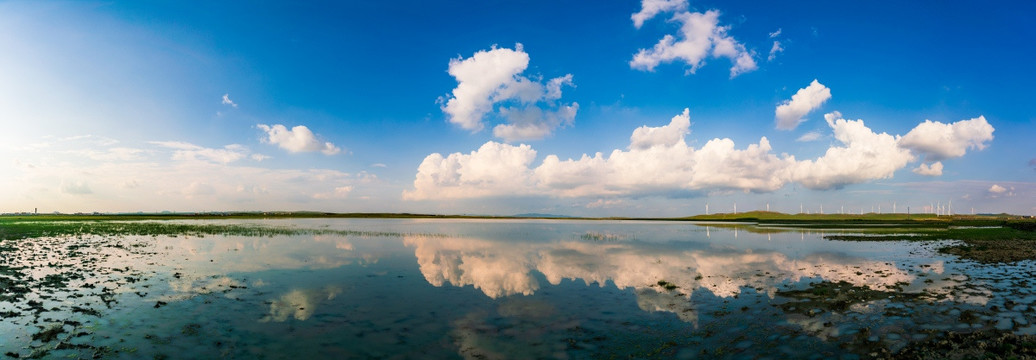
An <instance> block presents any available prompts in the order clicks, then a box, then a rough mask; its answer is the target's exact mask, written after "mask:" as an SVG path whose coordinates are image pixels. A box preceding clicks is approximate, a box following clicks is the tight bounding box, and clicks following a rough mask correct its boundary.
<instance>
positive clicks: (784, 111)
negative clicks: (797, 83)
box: [774, 79, 831, 130]
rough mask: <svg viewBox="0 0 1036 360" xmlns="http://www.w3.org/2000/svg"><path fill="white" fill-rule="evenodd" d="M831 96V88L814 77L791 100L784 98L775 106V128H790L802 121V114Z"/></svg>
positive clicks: (804, 114) (818, 105)
mask: <svg viewBox="0 0 1036 360" xmlns="http://www.w3.org/2000/svg"><path fill="white" fill-rule="evenodd" d="M830 98H831V89H828V88H827V86H824V85H823V84H821V83H820V82H818V81H817V80H816V79H813V82H811V83H810V84H809V86H807V87H804V88H802V89H799V91H797V92H795V95H792V96H791V100H786V101H784V102H782V103H781V104H780V105H778V106H777V109H776V110H775V111H774V114H775V117H776V119H777V128H778V129H781V130H791V129H794V128H795V127H797V126H799V124H800V123H802V121H803V119H802V117H803V116H806V114H809V112H810V111H813V110H815V109H817V108H819V107H820V105H822V104H823V103H824V102H825V101H827V100H828V99H830Z"/></svg>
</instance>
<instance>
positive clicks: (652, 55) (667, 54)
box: [629, 1, 758, 78]
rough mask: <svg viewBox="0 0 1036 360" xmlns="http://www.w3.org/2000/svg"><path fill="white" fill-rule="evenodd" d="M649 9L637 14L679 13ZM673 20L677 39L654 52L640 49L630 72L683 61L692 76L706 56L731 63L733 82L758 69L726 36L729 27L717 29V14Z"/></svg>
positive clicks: (690, 14)
mask: <svg viewBox="0 0 1036 360" xmlns="http://www.w3.org/2000/svg"><path fill="white" fill-rule="evenodd" d="M651 3H655V2H651ZM648 6H649V2H648V1H645V2H644V8H643V9H642V10H641V12H640V13H637V14H641V13H645V11H647V13H650V14H652V16H653V15H654V14H657V13H658V12H660V11H672V10H675V9H678V8H674V7H651V8H648ZM637 14H634V16H636V15H637ZM645 20H646V19H645ZM673 20H674V21H676V22H679V23H680V24H681V26H680V31H679V37H677V36H673V35H666V36H664V37H663V38H662V39H661V40H659V41H658V43H657V44H655V46H654V47H653V48H651V49H640V51H638V52H637V53H636V54H635V55H633V59H632V60H630V63H629V64H630V67H631V68H633V69H637V70H644V71H654V69H655V67H657V66H658V65H659V64H662V63H670V62H673V61H682V62H684V63H686V64H687V65H688V66H690V68H689V69H688V70H687V73H690V74H693V73H695V72H696V71H697V70H698V68H699V67H701V66H702V65H703V64H704V61H705V58H706V57H708V56H712V57H714V58H719V57H725V58H728V59H730V60H731V61H732V62H733V63H734V66H732V67H731V68H730V77H732V78H733V77H735V76H737V75H740V74H742V73H745V72H748V71H752V70H755V69H756V68H757V67H758V66H757V65H756V63H755V60H754V59H753V54H752V52H749V51H748V50H746V49H745V46H744V44H741V43H740V42H738V41H737V40H735V39H734V38H733V37H731V36H730V35H728V34H727V31H728V30H729V29H730V27H729V26H720V25H719V11H716V10H709V11H706V12H704V13H699V12H687V11H679V12H677V13H676V14H675V15H673ZM636 21H637V18H634V23H635V24H636Z"/></svg>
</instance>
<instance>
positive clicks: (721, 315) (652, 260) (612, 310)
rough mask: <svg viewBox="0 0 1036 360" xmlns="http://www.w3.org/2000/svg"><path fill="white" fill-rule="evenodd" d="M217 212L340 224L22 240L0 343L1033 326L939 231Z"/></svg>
mask: <svg viewBox="0 0 1036 360" xmlns="http://www.w3.org/2000/svg"><path fill="white" fill-rule="evenodd" d="M228 221H230V222H236V223H258V224H263V225H267V226H277V227H295V228H300V229H302V228H306V229H327V230H348V231H351V233H350V234H356V235H341V234H322V235H278V236H269V237H252V236H206V237H188V236H175V237H170V236H155V237H151V236H121V237H102V236H83V237H56V238H53V237H52V238H37V239H28V240H19V241H17V244H19V246H20V249H19V251H18V253H17V254H18V255H17V256H13V255H12V256H7V257H5V259H3V264H4V266H8V267H9V268H10V267H24V268H23V269H22V270H21V271H22V272H24V273H25V274H27V275H26V276H29V277H31V278H32V279H36V280H38V281H44V280H47V279H51V280H52V281H50V282H46V283H45V286H39V287H38V288H36V289H29V291H28V292H27V293H25V294H24V296H22V297H20V298H10V297H8V298H5V299H4V300H3V301H0V313H2V314H3V320H2V322H0V334H2V335H0V350H2V352H3V353H14V354H19V355H20V356H23V357H24V356H29V355H31V354H37V355H44V354H45V355H46V356H49V357H65V356H73V357H74V356H84V357H87V356H94V355H96V356H99V357H106V358H150V357H157V358H164V357H170V358H198V357H203V358H214V357H230V358H257V357H258V358H587V357H595V358H599V357H641V358H643V357H667V358H670V357H677V358H681V357H682V358H695V357H702V356H708V357H771V358H787V357H795V358H811V357H813V358H830V357H844V358H856V357H858V356H861V355H863V357H866V355H867V354H870V353H873V352H874V351H875V350H876V349H887V350H889V351H895V350H898V349H899V348H902V347H904V346H907V345H908V344H909V343H910V342H911V341H919V340H924V339H926V338H927V337H929V336H933V334H937V333H938V332H941V331H947V330H954V331H974V330H981V329H1000V330H1003V331H1009V332H1014V333H1017V334H1032V333H1036V326H1033V325H1032V322H1033V321H1036V314H1034V312H1033V311H1034V310H1033V306H1036V291H1034V290H1031V289H1032V286H1031V284H1029V283H1028V281H1029V280H1028V279H1031V278H1032V277H1033V275H1034V273H1036V271H1034V270H1036V269H1034V266H1033V265H1034V264H1033V263H1032V262H1021V263H1017V264H1013V265H995V266H989V265H981V264H977V263H973V262H967V261H960V260H958V259H956V258H954V257H952V256H946V255H940V254H938V253H936V251H935V249H936V248H938V246H941V245H942V244H938V243H919V242H843V241H828V240H824V239H823V238H822V236H823V235H824V233H820V232H816V231H807V230H801V231H799V230H787V229H784V230H775V229H764V228H756V227H751V226H730V225H719V224H704V223H701V224H691V223H681V222H637V221H572V220H558V221H550V220H414V219H301V220H300V219H293V220H264V221H245V220H225V221H224V220H220V221H216V222H217V223H226V222H228ZM206 222H212V221H197V222H193V223H206ZM829 233H830V232H829ZM57 275H61V276H57ZM48 276H52V277H50V278H48ZM8 277H9V278H13V277H11V276H8ZM7 294H8V295H10V294H11V292H8V293H7ZM48 329H49V330H50V331H51V333H53V334H52V335H53V336H41V335H39V334H41V333H43V332H45V331H46V330H48ZM34 337H35V338H34ZM48 337H49V338H48Z"/></svg>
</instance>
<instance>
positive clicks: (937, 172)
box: [913, 161, 942, 176]
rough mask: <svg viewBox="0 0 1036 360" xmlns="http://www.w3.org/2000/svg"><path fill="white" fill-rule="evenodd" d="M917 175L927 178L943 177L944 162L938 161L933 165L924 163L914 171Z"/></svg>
mask: <svg viewBox="0 0 1036 360" xmlns="http://www.w3.org/2000/svg"><path fill="white" fill-rule="evenodd" d="M913 171H914V173H915V174H918V175H925V176H941V175H942V162H941V161H936V162H934V163H932V164H931V165H928V164H924V163H922V164H921V165H918V166H917V168H916V169H914V170H913Z"/></svg>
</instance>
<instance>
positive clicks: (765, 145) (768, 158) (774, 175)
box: [403, 110, 788, 200]
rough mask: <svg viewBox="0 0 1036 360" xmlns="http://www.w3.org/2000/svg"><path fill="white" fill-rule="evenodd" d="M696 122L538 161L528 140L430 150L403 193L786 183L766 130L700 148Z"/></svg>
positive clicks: (622, 191)
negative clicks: (690, 138) (689, 138)
mask: <svg viewBox="0 0 1036 360" xmlns="http://www.w3.org/2000/svg"><path fill="white" fill-rule="evenodd" d="M689 127H690V117H689V114H688V111H687V110H685V111H684V112H683V113H682V114H680V115H677V116H675V117H673V119H672V120H671V121H670V123H669V124H667V125H664V126H659V127H647V126H645V127H641V128H638V129H636V130H634V132H633V134H632V135H631V136H630V145H629V147H628V150H627V151H623V150H614V151H612V152H611V154H609V155H608V156H605V155H604V154H601V153H597V154H595V155H593V156H590V155H583V156H582V157H581V158H579V159H575V160H574V159H568V160H561V159H560V158H559V157H557V156H556V155H548V156H547V157H546V158H544V159H543V161H542V163H541V164H540V165H539V166H537V167H533V161H534V160H535V158H536V151H535V150H533V149H532V147H530V146H528V145H520V146H513V145H507V144H500V143H495V142H488V143H486V144H485V145H483V146H482V147H481V148H479V149H478V150H477V151H474V152H471V153H470V154H462V153H454V154H450V155H449V156H445V157H444V156H442V155H440V154H431V155H429V156H428V157H426V158H425V159H424V161H423V162H422V163H421V166H420V167H419V168H418V174H417V177H416V179H415V180H414V190H412V191H405V192H404V194H403V195H404V198H405V199H408V200H423V199H442V198H473V197H485V196H525V195H546V196H560V197H581V196H592V195H636V194H642V193H651V192H655V191H668V190H674V189H675V190H697V189H703V188H710V189H711V188H718V189H738V190H748V191H773V190H776V189H778V188H780V187H781V186H782V185H783V181H784V180H783V178H784V177H786V176H783V175H784V170H783V169H785V168H786V167H787V165H788V164H787V160H784V159H780V158H778V157H777V156H776V155H773V154H771V153H769V151H770V150H771V147H770V143H769V141H767V139H766V138H762V139H761V140H760V142H759V144H752V145H750V146H749V147H748V148H746V149H743V150H739V149H735V147H734V142H733V141H732V140H730V139H714V140H712V141H709V142H708V143H706V144H705V145H704V146H703V147H702V148H701V149H694V148H692V147H689V146H688V145H687V144H686V142H685V141H684V136H685V135H686V134H688V133H689V132H690V130H689Z"/></svg>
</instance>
